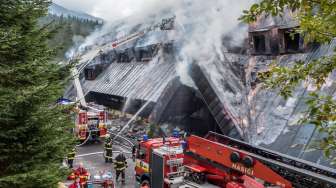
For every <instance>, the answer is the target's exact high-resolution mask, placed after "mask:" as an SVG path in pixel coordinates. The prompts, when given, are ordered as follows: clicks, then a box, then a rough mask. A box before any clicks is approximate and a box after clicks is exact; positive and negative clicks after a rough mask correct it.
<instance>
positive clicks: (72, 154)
mask: <svg viewBox="0 0 336 188" xmlns="http://www.w3.org/2000/svg"><path fill="white" fill-rule="evenodd" d="M75 156H76V149H75V148H73V149H72V150H71V152H69V153H68V156H67V159H68V165H69V168H73V161H74V160H75Z"/></svg>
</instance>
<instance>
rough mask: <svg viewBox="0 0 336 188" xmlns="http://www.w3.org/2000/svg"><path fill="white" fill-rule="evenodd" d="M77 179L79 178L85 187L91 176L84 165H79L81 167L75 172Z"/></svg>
mask: <svg viewBox="0 0 336 188" xmlns="http://www.w3.org/2000/svg"><path fill="white" fill-rule="evenodd" d="M75 175H76V178H78V177H79V180H80V183H81V185H82V186H83V187H84V186H85V185H86V183H87V180H88V178H89V176H90V174H89V172H88V171H87V170H86V169H85V168H84V167H83V164H82V163H81V164H79V167H78V168H77V169H76V170H75Z"/></svg>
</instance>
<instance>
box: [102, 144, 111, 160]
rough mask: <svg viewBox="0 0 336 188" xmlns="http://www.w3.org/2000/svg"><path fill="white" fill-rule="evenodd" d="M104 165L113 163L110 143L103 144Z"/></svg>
mask: <svg viewBox="0 0 336 188" xmlns="http://www.w3.org/2000/svg"><path fill="white" fill-rule="evenodd" d="M104 148H105V155H104V157H105V163H112V162H113V158H112V157H113V156H112V155H113V152H112V142H107V143H105V146H104Z"/></svg>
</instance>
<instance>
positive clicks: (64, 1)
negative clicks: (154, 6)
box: [53, 0, 156, 21]
mask: <svg viewBox="0 0 336 188" xmlns="http://www.w3.org/2000/svg"><path fill="white" fill-rule="evenodd" d="M153 1H156V0H53V2H54V3H56V4H58V5H61V6H63V7H65V8H67V9H70V10H75V11H82V12H85V13H88V14H90V15H93V16H96V17H99V18H103V19H105V20H109V21H113V20H118V19H120V18H123V17H127V16H130V15H131V14H132V13H134V12H137V11H139V10H141V9H142V8H143V7H144V6H145V4H147V3H151V2H153Z"/></svg>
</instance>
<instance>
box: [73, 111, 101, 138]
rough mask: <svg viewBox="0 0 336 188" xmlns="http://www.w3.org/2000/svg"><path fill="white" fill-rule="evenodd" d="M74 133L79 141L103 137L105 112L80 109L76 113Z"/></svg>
mask: <svg viewBox="0 0 336 188" xmlns="http://www.w3.org/2000/svg"><path fill="white" fill-rule="evenodd" d="M75 133H76V135H77V137H78V139H79V140H80V141H81V142H84V141H86V140H88V139H92V140H96V139H99V138H100V137H105V136H106V133H107V127H106V112H105V111H98V112H91V111H86V110H80V111H79V112H78V115H77V121H76V127H75Z"/></svg>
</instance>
